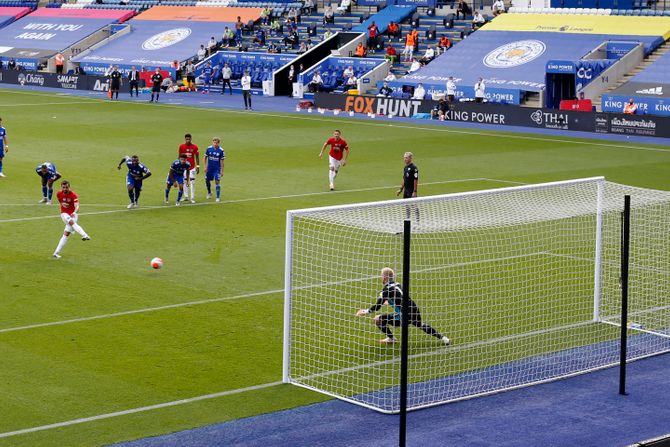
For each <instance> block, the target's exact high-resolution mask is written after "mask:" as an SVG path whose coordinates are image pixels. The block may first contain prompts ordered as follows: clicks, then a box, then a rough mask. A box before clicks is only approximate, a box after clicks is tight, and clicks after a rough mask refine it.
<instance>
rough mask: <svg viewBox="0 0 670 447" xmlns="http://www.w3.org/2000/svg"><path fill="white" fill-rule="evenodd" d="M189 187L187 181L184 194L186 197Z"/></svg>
mask: <svg viewBox="0 0 670 447" xmlns="http://www.w3.org/2000/svg"><path fill="white" fill-rule="evenodd" d="M189 188H190V187H189V186H186V183H184V196H185V197H188V190H189Z"/></svg>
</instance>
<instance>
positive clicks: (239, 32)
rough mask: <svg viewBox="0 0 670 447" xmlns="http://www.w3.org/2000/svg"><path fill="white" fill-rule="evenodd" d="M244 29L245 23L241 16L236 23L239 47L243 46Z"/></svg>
mask: <svg viewBox="0 0 670 447" xmlns="http://www.w3.org/2000/svg"><path fill="white" fill-rule="evenodd" d="M243 29H244V23H242V19H241V18H240V16H237V21H236V22H235V42H236V43H237V45H241V44H242V30H243Z"/></svg>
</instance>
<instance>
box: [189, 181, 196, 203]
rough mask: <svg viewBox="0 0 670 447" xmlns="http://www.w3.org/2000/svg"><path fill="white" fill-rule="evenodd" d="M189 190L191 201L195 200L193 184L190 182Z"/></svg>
mask: <svg viewBox="0 0 670 447" xmlns="http://www.w3.org/2000/svg"><path fill="white" fill-rule="evenodd" d="M189 189H190V190H191V200H195V182H191V187H190V188H189Z"/></svg>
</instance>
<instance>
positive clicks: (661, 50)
mask: <svg viewBox="0 0 670 447" xmlns="http://www.w3.org/2000/svg"><path fill="white" fill-rule="evenodd" d="M669 51H670V43H668V41H666V42H663V43H662V44H661V45H659V46H658V48H656V50H654V52H653V53H651V54H649V55H648V56H647V57H646V58H645V59H644V60H643V61H642V63H641V64H640V65H638V66H637V67H635V68H634V69H633V70H631V71H630V72H628V73H626V74H624V75H623V76H622V77H621V78H620V79H619V80H618V81H617V82H616V83H614V84H613V85H612V86H611V87H610V88H608V89H607V90H605V91H604V92H602V93H601V94H600V95H598V96H596V97H595V99H594V100H593V105H594V106H595V107H596V111H597V112H600V111H602V109H601V107H602V97H603V95H606V94H608V93H610V92H612V91H614V90H616V89H618V88H619V87H621V86H622V85H623V84H625V83H626V82H628V81H630V79H631V78H632V77H633V76H635V75H637V74H638V73H640V72H641V71H643V70H645V69H646V68H647V67H648V66H650V65H651V64H653V63H654V62H656V60H657V59H658V58H660V57H661V56H663V55H664V54H665V53H667V52H669Z"/></svg>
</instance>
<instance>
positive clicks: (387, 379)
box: [284, 178, 670, 413]
mask: <svg viewBox="0 0 670 447" xmlns="http://www.w3.org/2000/svg"><path fill="white" fill-rule="evenodd" d="M624 195H631V197H632V212H631V256H630V269H629V275H630V276H629V303H630V304H629V322H631V325H630V327H631V329H630V331H629V338H628V340H629V345H628V360H633V359H639V358H642V357H645V356H649V355H654V354H658V353H661V352H666V351H669V350H670V255H669V253H670V231H668V230H669V228H670V192H665V191H655V190H649V189H642V188H634V187H630V186H625V185H619V184H615V183H611V182H606V181H605V180H604V179H603V178H590V179H580V180H571V181H563V182H554V183H546V184H539V185H528V186H519V187H512V188H501V189H494V190H487V191H474V192H469V193H459V194H449V195H443V196H433V197H425V198H419V199H408V200H394V201H387V202H375V203H364V204H355V205H346V206H339V207H327V208H315V209H309V210H297V211H289V212H288V214H287V232H286V273H285V282H286V283H285V327H284V381H285V382H287V383H293V384H295V385H299V386H302V387H305V388H309V389H312V390H315V391H319V392H322V393H325V394H328V395H331V396H334V397H337V398H340V399H343V400H346V401H350V402H353V403H356V404H360V405H363V406H366V407H369V408H372V409H375V410H378V411H381V412H387V413H394V412H398V411H399V401H400V399H399V384H400V347H399V346H400V343H395V344H381V343H380V339H383V338H385V337H386V334H384V333H382V331H381V330H380V328H379V327H378V326H377V324H376V323H377V321H375V319H374V318H375V316H378V315H392V314H394V309H393V308H392V307H389V306H388V305H383V306H382V307H381V308H380V309H379V310H378V311H376V312H370V313H368V314H367V315H364V316H360V317H359V316H356V311H357V309H370V308H371V307H372V306H373V304H374V303H375V302H376V300H377V297H378V296H379V293H380V291H381V289H382V281H381V278H380V270H381V269H382V268H384V267H389V268H392V269H394V270H395V272H396V273H397V278H396V281H397V282H398V283H399V284H402V275H401V273H402V271H403V269H402V259H403V253H402V251H403V236H402V230H403V221H404V220H405V219H406V218H409V219H410V220H411V221H412V239H411V283H410V293H409V295H410V297H411V298H412V300H413V301H414V302H415V303H416V304H417V305H418V307H419V308H420V311H421V317H422V319H423V322H425V323H427V324H429V325H430V326H432V327H433V328H434V329H435V330H436V331H438V332H440V333H441V334H443V335H445V336H447V337H449V338H450V339H451V344H450V345H449V346H445V345H444V344H443V343H442V342H441V341H440V340H439V339H438V338H437V337H433V336H430V335H429V334H427V333H425V332H423V331H421V330H419V329H418V328H416V327H414V326H412V325H410V329H409V331H410V332H409V372H408V376H409V386H408V397H407V399H408V400H407V408H408V409H410V410H411V409H417V408H423V407H427V406H431V405H437V404H441V403H445V402H450V401H455V400H460V399H467V398H471V397H474V396H480V395H484V394H490V393H494V392H499V391H502V390H510V389H514V388H518V387H523V386H528V385H531V384H536V383H541V382H545V381H549V380H555V379H558V378H563V377H568V376H571V375H575V374H580V373H585V372H588V371H593V370H596V369H599V368H604V367H607V366H611V365H614V364H617V363H618V356H619V351H620V345H619V333H620V327H619V326H620V324H619V322H620V306H621V289H620V262H621V261H620V259H621V211H622V209H623V203H624ZM389 328H390V329H391V330H392V331H393V333H394V335H395V338H396V339H398V340H399V339H400V328H399V327H393V326H389Z"/></svg>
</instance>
